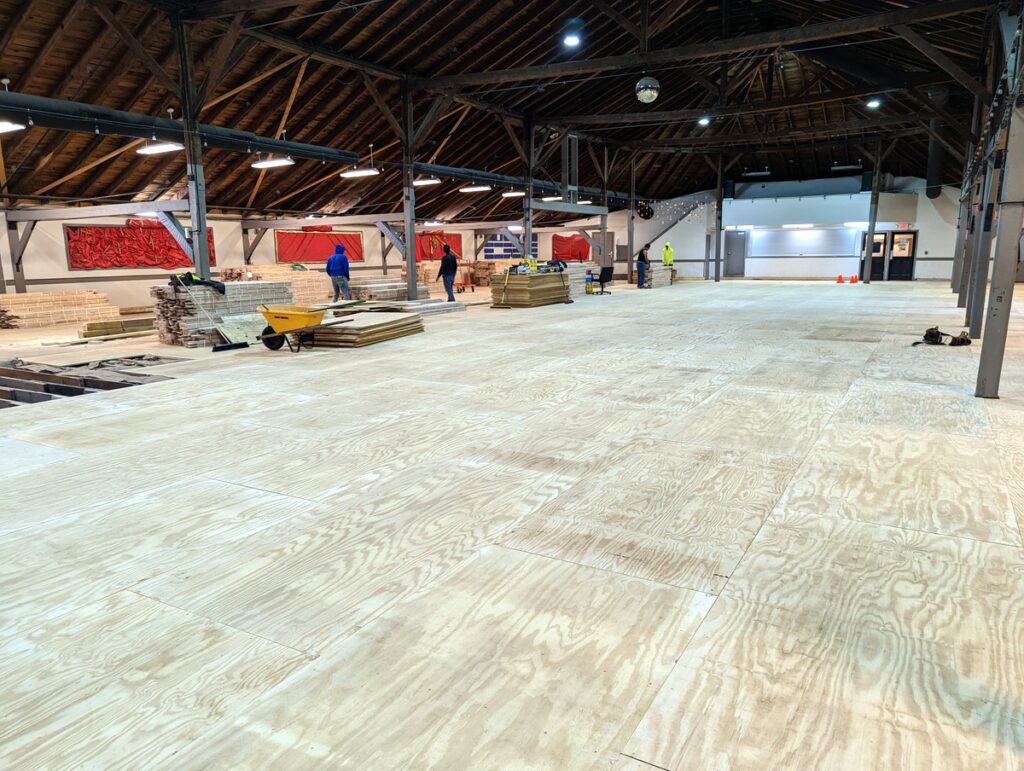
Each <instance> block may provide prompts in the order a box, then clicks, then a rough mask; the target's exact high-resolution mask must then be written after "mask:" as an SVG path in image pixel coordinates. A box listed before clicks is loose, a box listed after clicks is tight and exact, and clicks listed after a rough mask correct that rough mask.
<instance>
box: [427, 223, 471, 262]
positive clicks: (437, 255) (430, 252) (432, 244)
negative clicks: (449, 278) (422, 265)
mask: <svg viewBox="0 0 1024 771" xmlns="http://www.w3.org/2000/svg"><path fill="white" fill-rule="evenodd" d="M445 244H448V246H450V247H451V248H452V251H453V252H455V253H456V254H457V255H459V257H461V256H462V234H461V233H442V232H441V231H440V230H437V231H431V232H428V233H417V234H416V262H423V260H440V259H441V257H442V256H443V255H444V245H445Z"/></svg>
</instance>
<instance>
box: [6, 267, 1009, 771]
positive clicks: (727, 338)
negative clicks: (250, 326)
mask: <svg viewBox="0 0 1024 771" xmlns="http://www.w3.org/2000/svg"><path fill="white" fill-rule="evenodd" d="M1019 303H1021V304H1019V305H1018V309H1021V308H1022V304H1024V298H1021V299H1020V300H1019ZM952 305H953V297H952V295H951V293H950V292H949V291H948V289H946V288H943V287H942V286H941V285H939V284H937V283H936V284H913V285H912V284H892V285H884V284H873V285H871V286H864V285H859V286H849V285H843V286H836V285H832V284H824V283H797V282H786V283H770V282H725V283H722V284H720V285H717V286H716V285H713V284H704V283H699V282H687V283H685V284H683V285H681V286H676V287H671V288H666V289H661V290H656V291H652V292H643V293H639V292H617V293H615V294H613V295H611V296H605V297H581V298H579V299H578V301H577V302H576V303H575V304H573V305H568V306H566V305H555V306H551V307H546V308H538V309H532V310H514V311H509V310H490V309H471V310H470V311H469V312H467V313H465V314H457V316H458V318H456V317H454V316H453V317H439V318H431V319H428V320H427V322H426V332H425V333H424V334H422V335H416V336H413V337H408V338H400V339H397V340H393V341H390V342H388V343H384V344H381V345H378V346H372V347H369V348H365V349H358V350H330V351H313V352H308V351H306V352H303V353H301V354H299V355H292V354H288V353H282V352H278V353H272V352H269V351H266V350H263V349H255V348H253V349H249V350H245V351H239V352H232V353H226V354H217V355H210V354H207V353H200V354H196V355H189V356H188V357H187V358H188V359H189V360H188V361H184V362H179V363H176V364H170V365H167V366H166V367H162V368H158V369H154V370H153V371H154V372H155V371H158V370H159V371H161V372H166V373H167V374H171V375H173V376H175V378H176V379H174V380H172V381H166V382H162V383H157V384H153V385H148V386H142V387H138V388H132V389H126V390H122V391H117V392H111V393H104V394H95V395H89V396H85V397H76V398H74V399H65V400H62V401H60V402H55V403H50V404H42V405H33V406H28V407H19V408H16V409H9V410H4V411H3V412H0V488H2V491H3V501H4V504H5V505H4V509H5V512H4V516H3V518H2V519H0V536H2V538H0V586H2V587H3V591H2V592H0V651H2V654H0V682H2V683H3V688H2V689H0V714H3V715H5V718H4V720H3V721H0V766H3V767H5V768H43V767H48V768H67V767H90V768H114V767H124V768H132V769H143V768H154V769H156V768H160V769H162V768H170V767H174V768H185V769H204V768H241V769H245V768H249V769H256V768H275V769H309V768H359V769H395V768H416V769H419V768H442V769H463V768H474V769H475V768H500V769H517V768H531V769H534V768H543V769H577V768H580V769H582V768H606V769H630V770H631V771H638V770H640V769H651V768H661V769H671V770H672V771H676V769H678V770H680V771H689V770H690V769H705V768H707V769H712V768H713V769H757V770H758V771H761V770H762V769H767V768H800V769H805V768H806V769H809V768H831V769H889V768H903V769H932V768H943V769H959V768H964V769H975V768H976V769H986V770H987V769H1004V768H1005V769H1013V768H1019V767H1022V766H1024V547H1022V544H1024V542H1022V537H1021V528H1022V526H1024V473H1022V472H1021V469H1022V468H1024V315H1022V314H1021V311H1020V310H1018V311H1017V312H1015V314H1014V317H1013V328H1012V330H1011V338H1010V343H1009V347H1008V352H1007V363H1006V368H1005V370H1004V376H1003V384H1002V391H1003V395H1004V398H1003V399H1001V400H1000V401H996V402H982V401H979V400H977V399H975V398H974V397H973V386H974V373H975V371H976V368H977V359H978V354H979V348H977V347H975V346H972V347H970V348H966V349H964V348H958V349H949V348H942V349H933V348H924V347H918V348H911V347H910V345H909V344H910V342H912V341H913V340H914V339H916V338H918V337H919V336H920V334H921V333H922V332H923V330H924V328H925V327H927V326H931V325H933V324H938V325H939V326H940V327H942V328H943V329H944V330H950V331H952V330H954V329H957V328H958V326H957V322H958V321H960V320H961V319H962V311H957V310H956V309H955V308H953V307H952ZM147 346H148V347H147ZM0 348H3V349H4V350H5V352H6V351H10V352H11V355H12V356H13V355H20V356H22V357H23V358H28V359H31V358H33V354H40V355H43V356H50V357H53V356H54V355H55V354H54V351H55V349H53V348H46V349H42V348H37V349H35V350H33V349H31V348H29V347H28V344H27V343H26V342H25V341H24V339H23V338H18V337H17V336H16V334H15V335H12V336H11V337H9V338H6V339H5V338H4V333H0ZM92 348H93V347H92V346H89V347H88V350H85V351H83V350H81V349H80V350H78V351H76V352H75V354H74V356H75V358H76V360H80V359H81V358H82V356H83V355H85V356H86V357H88V356H91V355H95V356H96V357H100V356H102V357H104V358H109V356H110V355H116V354H118V353H120V352H121V349H122V348H123V349H124V351H131V352H132V353H141V352H145V351H147V350H151V349H152V348H153V344H152V343H140V342H138V341H132V342H131V343H130V344H121V347H120V348H119V347H118V346H117V345H114V346H110V347H104V348H103V349H102V351H100V350H99V349H97V350H96V352H95V353H94V351H93V350H92Z"/></svg>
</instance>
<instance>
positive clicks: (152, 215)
mask: <svg viewBox="0 0 1024 771" xmlns="http://www.w3.org/2000/svg"><path fill="white" fill-rule="evenodd" d="M135 216H136V217H142V218H143V219H147V220H155V219H159V217H160V215H159V214H157V213H156V212H155V211H140V212H139V213H138V214H136V215H135Z"/></svg>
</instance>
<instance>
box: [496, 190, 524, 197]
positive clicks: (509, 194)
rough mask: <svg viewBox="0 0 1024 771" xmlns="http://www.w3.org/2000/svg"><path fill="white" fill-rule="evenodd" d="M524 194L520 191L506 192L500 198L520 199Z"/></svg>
mask: <svg viewBox="0 0 1024 771" xmlns="http://www.w3.org/2000/svg"><path fill="white" fill-rule="evenodd" d="M524 195H526V193H524V192H523V191H522V190H506V191H505V192H504V193H502V194H501V197H502V198H522V197H523V196H524Z"/></svg>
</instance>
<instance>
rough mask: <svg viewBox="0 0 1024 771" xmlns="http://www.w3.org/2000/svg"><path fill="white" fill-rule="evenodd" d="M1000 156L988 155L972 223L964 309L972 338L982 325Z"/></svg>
mask: <svg viewBox="0 0 1024 771" xmlns="http://www.w3.org/2000/svg"><path fill="white" fill-rule="evenodd" d="M1001 155H1002V153H1001V151H995V152H993V153H992V155H991V156H989V161H988V166H987V172H986V174H985V177H986V179H987V183H986V185H985V193H984V196H983V198H982V200H981V209H980V210H979V212H978V219H977V224H976V226H975V233H974V258H973V260H972V262H971V277H970V284H969V286H968V290H967V311H966V313H965V314H964V324H965V325H969V329H968V334H969V335H970V336H971V339H972V340H977V339H978V338H980V337H981V325H982V322H983V321H984V319H985V295H986V293H987V292H988V266H989V262H990V261H991V257H992V217H993V214H994V213H995V205H994V204H993V201H995V200H996V198H998V197H999V181H1000V178H1001V177H1002V158H1001Z"/></svg>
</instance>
